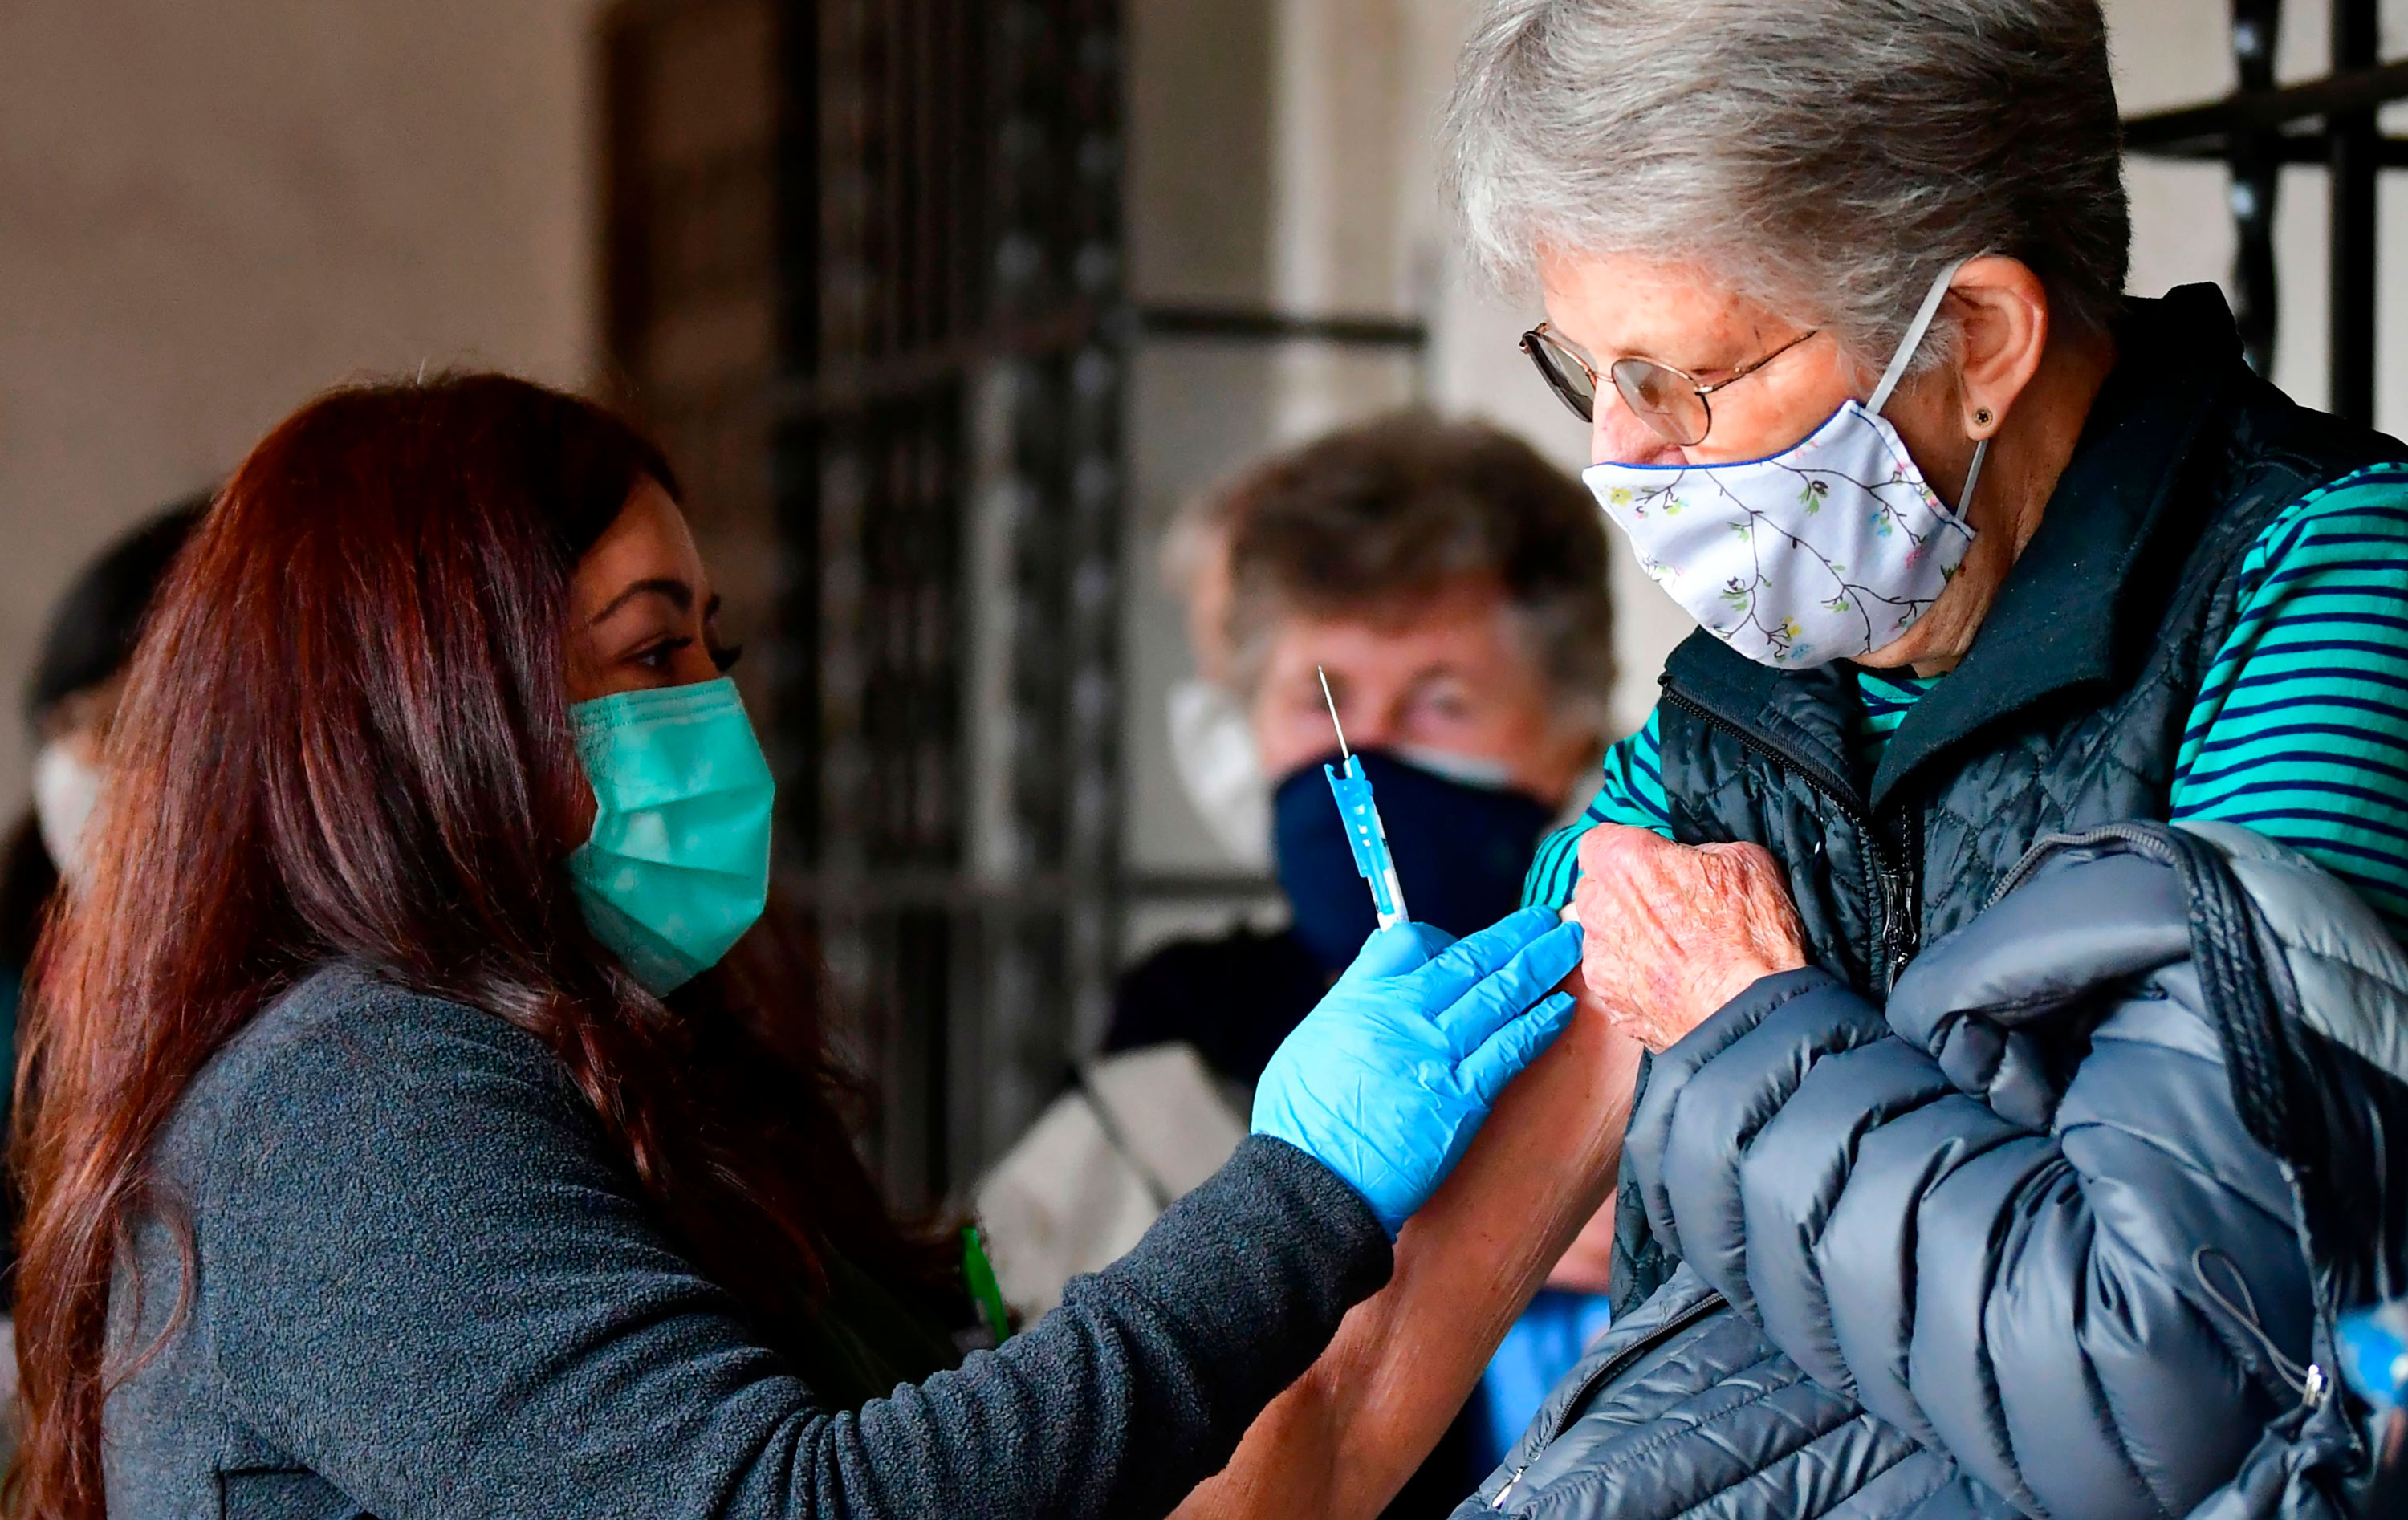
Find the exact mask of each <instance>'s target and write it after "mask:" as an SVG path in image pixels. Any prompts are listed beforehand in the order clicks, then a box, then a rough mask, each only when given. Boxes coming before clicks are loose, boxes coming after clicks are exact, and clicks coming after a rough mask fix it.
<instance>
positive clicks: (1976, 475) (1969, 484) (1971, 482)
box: [1957, 438, 1990, 517]
mask: <svg viewBox="0 0 2408 1520" xmlns="http://www.w3.org/2000/svg"><path fill="white" fill-rule="evenodd" d="M1989 452H1990V440H1989V439H1987V438H1984V439H1983V440H1982V441H1980V442H1979V443H1976V444H1974V445H1973V463H1972V464H1971V465H1970V466H1967V467H1966V470H1965V489H1964V491H1963V492H1962V493H1961V494H1960V495H1958V496H1957V516H1958V517H1963V516H1964V515H1965V509H1967V508H1969V507H1971V506H1972V505H1973V488H1974V487H1975V486H1977V485H1980V484H1981V483H1982V460H1983V458H1984V457H1985V455H1987V454H1988V453H1989Z"/></svg>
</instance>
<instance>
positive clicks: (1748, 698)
mask: <svg viewBox="0 0 2408 1520" xmlns="http://www.w3.org/2000/svg"><path fill="white" fill-rule="evenodd" d="M2116 339H2117V350H2118V355H2119V356H2118V358H2117V361H2116V365H2115V368H2114V370H2113V371H2112V372H2111V373H2110V374H2109V375H2108V377H2107V380H2106V382H2105V384H2104V385H2102V386H2101V387H2100V392H2099V396H2098V399H2097V400H2096V401H2095V402H2094V403H2093V404H2092V406H2091V409H2090V416H2089V418H2088V420H2087V421H2086V422H2085V423H2084V425H2083V430H2082V437H2081V438H2080V440H2079V441H2078V442H2077V443H2076V444H2075V446H2074V451H2073V457H2072V459H2071V461H2070V462H2068V464H2067V466H2066V468H2065V473H2064V474H2063V475H2062V476H2061V477H2059V479H2058V480H2057V489H2056V490H2055V491H2054V492H2053V493H2052V494H2051V495H2050V496H2049V500H2048V507H2047V509H2046V511H2045V512H2044V513H2043V514H2042V518H2041V525H2040V527H2039V529H2038V531H2036V532H2035V533H2034V534H2033V535H2032V539H2031V542H2030V543H2028V544H2027V545H2026V546H2025V547H2024V552H2023V554H2022V555H2021V556H2020V557H2019V558H2018V559H2017V560H2016V561H2015V564H2014V568H2013V569H2012V570H2010V571H2009V572H2008V574H2007V580H2006V582H2005V584H2004V585H2002V586H2001V587H2000V591H1999V596H1998V600H1997V601H1996V602H1995V603H1993V604H1992V606H1991V608H1990V611H1989V615H1988V616H1987V617H1986V618H1985V619H1984V620H1983V624H1982V627H1981V630H1980V632H1979V633H1978V634H1976V635H1975V637H1974V640H1973V646H1972V648H1971V650H1970V651H1968V652H1967V653H1966V657H1965V660H1964V663H1963V664H1961V665H1960V666H1959V667H1957V669H1956V671H1955V672H1953V673H1952V674H1951V675H1950V676H1949V678H1948V679H1947V680H1945V681H1942V682H1940V683H1939V684H1938V685H1937V686H1935V687H1933V688H1932V690H1931V693H1930V695H1927V696H1925V697H1924V698H1923V699H1922V700H1921V701H1919V702H1917V703H1916V704H1915V705H1914V710H1913V711H1911V712H1910V713H1908V714H1907V717H1906V721H1905V722H1904V723H1902V724H1899V729H1898V732H1897V733H1896V734H1894V735H1893V736H1891V738H1890V741H1889V747H1888V749H1887V751H1886V752H1885V754H1884V755H1883V758H1882V763H1881V767H1880V769H1878V770H1877V771H1875V772H1874V774H1873V777H1872V779H1871V786H1870V787H1869V788H1868V789H1867V790H1868V793H1869V796H1870V798H1871V805H1872V806H1873V807H1879V806H1881V805H1882V803H1883V802H1885V800H1886V799H1887V798H1889V797H1890V796H1893V795H1895V794H1896V792H1897V791H1898V788H1899V784H1900V783H1901V782H1904V781H1905V780H1906V778H1907V777H1908V776H1909V775H1910V774H1912V773H1913V772H1914V770H1915V769H1916V767H1919V766H1921V765H1922V764H1923V763H1924V762H1925V761H1927V760H1929V759H1931V758H1933V757H1934V756H1936V755H1937V754H1939V753H1941V752H1942V751H1943V750H1945V749H1947V748H1949V747H1950V746H1952V745H1954V744H1956V743H1957V741H1958V740H1960V739H1963V738H1967V737H1968V736H1970V735H1971V734H1972V733H1973V732H1975V731H1976V730H1977V729H1980V728H1983V727H1985V726H1986V725H1988V724H1992V723H1994V722H1996V721H1998V720H1999V719H2001V718H2004V717H2006V716H2008V715H2010V714H2012V713H2014V712H2018V711H2021V710H2025V709H2027V708H2029V707H2031V706H2033V705H2034V704H2036V703H2039V702H2041V701H2042V700H2043V699H2045V698H2047V697H2049V696H2051V695H2055V694H2057V693H2059V692H2063V691H2067V690H2069V689H2071V688H2075V687H2079V686H2083V685H2086V684H2089V683H2092V682H2098V681H2106V680H2107V679H2109V678H2110V677H2112V676H2113V675H2114V671H2115V651H2116V633H2117V630H2118V628H2119V627H2120V626H2122V625H2123V624H2124V622H2125V618H2126V614H2127V611H2128V609H2127V608H2126V606H2125V602H2126V599H2127V593H2128V591H2129V590H2130V589H2131V582H2132V581H2133V579H2134V574H2135V571H2136V569H2137V568H2138V567H2139V566H2141V564H2142V563H2143V559H2144V558H2145V557H2146V556H2145V554H2144V551H2145V550H2146V549H2147V548H2148V547H2149V545H2150V543H2151V541H2152V539H2153V538H2155V537H2156V536H2157V532H2158V530H2159V529H2160V528H2161V527H2163V526H2166V525H2167V521H2166V520H2167V519H2168V517H2169V515H2170V514H2169V513H2168V510H2167V507H2168V503H2169V501H2170V499H2171V497H2172V496H2173V495H2174V489H2175V486H2176V484H2177V482H2178V481H2179V480H2180V479H2181V477H2182V474H2183V470H2184V466H2186V463H2188V461H2189V459H2190V457H2191V454H2192V452H2194V449H2195V448H2196V446H2197V445H2198V442H2199V440H2200V433H2201V430H2202V427H2203V425H2204V423H2205V422H2206V420H2207V418H2208V416H2209V415H2210V414H2211V413H2212V412H2213V411H2214V403H2215V401H2216V400H2217V398H2218V397H2219V395H2220V394H2222V393H2223V392H2224V391H2225V390H2227V389H2228V388H2229V386H2230V385H2231V384H2232V383H2233V381H2234V380H2235V379H2236V378H2237V374H2236V372H2244V373H2245V371H2243V366H2242V358H2241V340H2240V336H2239V334H2238V332H2237V330H2236V329H2235V328H2234V326H2233V322H2232V313H2231V310H2230V308H2228V307H2227V306H2226V305H2225V302H2224V296H2223V294H2222V293H2221V292H2219V291H2218V290H2217V289H2216V288H2215V287H2214V286H2213V285H2186V286H2183V287H2181V288H2179V289H2177V290H2175V291H2173V292H2171V294H2168V295H2166V296H2165V297H2164V298H2163V299H2161V300H2135V301H2132V302H2129V303H2128V315H2127V316H2126V318H2125V320H2124V321H2123V322H2121V323H2118V324H2117V331H2116ZM2198 525H2199V524H2196V523H2194V524H2192V526H2193V527H2197V526H2198ZM1663 681H1664V684H1665V686H1666V687H1668V688H1670V689H1673V690H1676V691H1678V692H1679V693H1681V694H1682V695H1685V696H1687V697H1689V698H1690V699H1692V700H1694V701H1695V702H1697V703H1698V704H1699V706H1701V707H1704V708H1706V709H1707V710H1710V711H1711V712H1713V714H1714V715H1715V716H1716V717H1717V718H1719V719H1721V720H1723V721H1725V722H1727V723H1729V724H1733V725H1734V726H1737V727H1739V728H1741V729H1742V730H1743V731H1746V732H1749V733H1751V734H1753V735H1755V736H1756V738H1760V739H1762V740H1765V741H1768V742H1770V743H1772V744H1774V745H1776V746H1778V747H1779V748H1781V749H1782V750H1784V751H1785V752H1791V753H1798V754H1799V757H1800V758H1803V759H1807V760H1810V761H1813V762H1816V763H1819V764H1821V765H1822V766H1824V767H1827V768H1828V769H1830V770H1832V771H1833V772H1834V773H1836V774H1837V775H1839V776H1850V775H1854V774H1856V767H1855V765H1854V763H1853V762H1852V761H1851V760H1850V759H1849V756H1848V750H1849V739H1850V738H1851V736H1852V735H1853V733H1854V728H1855V710H1854V704H1855V702H1856V697H1855V695H1854V690H1853V689H1854V685H1855V682H1854V681H1853V679H1852V678H1850V677H1848V676H1847V675H1846V674H1845V673H1844V667H1821V668H1819V669H1812V670H1776V669H1773V668H1771V667H1768V666H1761V665H1757V664H1756V662H1754V661H1752V660H1749V659H1747V658H1745V657H1744V656H1742V655H1741V654H1739V653H1737V652H1734V651H1732V650H1731V649H1730V648H1729V647H1728V646H1727V645H1725V644H1724V643H1723V642H1722V641H1721V640H1720V639H1718V638H1714V637H1713V635H1711V634H1708V633H1706V632H1704V631H1703V630H1699V632H1697V633H1695V634H1692V635H1691V636H1690V637H1689V638H1686V639H1685V640H1684V641H1683V642H1682V644H1681V646H1680V647H1679V648H1678V649H1676V650H1674V651H1673V652H1672V657H1671V659H1670V660H1669V661H1668V662H1667V663H1666V665H1665V670H1664V678H1663ZM1835 700H1836V701H1838V702H1839V703H1840V704H1841V705H1842V707H1843V709H1844V710H1845V711H1844V715H1843V716H1840V715H1834V716H1840V721H1838V722H1836V723H1835V722H1834V721H1833V716H1826V715H1824V714H1822V713H1813V712H1812V711H1811V710H1813V709H1822V708H1825V707H1826V704H1828V703H1831V702H1833V701H1835Z"/></svg>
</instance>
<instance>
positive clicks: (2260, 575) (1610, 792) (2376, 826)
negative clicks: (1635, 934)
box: [1523, 466, 2408, 938]
mask: <svg viewBox="0 0 2408 1520" xmlns="http://www.w3.org/2000/svg"><path fill="white" fill-rule="evenodd" d="M2237 611H2238V616H2237V618H2236V620H2235V622H2234V624H2233V628H2232V632H2231V633H2230V635H2229V636H2228V637H2227V638H2226V639H2225V641H2224V646H2223V648H2222V649H2220V650H2218V651H2217V652H2216V655H2215V660H2214V663H2213V664H2212V665H2210V666H2209V667H2208V671H2207V675H2206V678H2205V679H2204V680H2203V681H2201V682H2200V694H2199V699H2198V701H2197V702H2195V703H2194V704H2192V707H2191V712H2190V720H2189V723H2188V724H2186V727H2185V729H2184V733H2183V742H2182V748H2181V751H2180V753H2178V755H2177V756H2176V760H2175V767H2174V782H2173V796H2172V798H2171V803H2172V816H2173V817H2174V818H2175V819H2176V820H2177V821H2181V820H2185V819H2213V820H2215V821H2218V822H2222V823H2229V824H2242V825H2247V826H2248V827H2250V828H2254V829H2256V830H2257V832H2259V833H2261V834H2263V835H2265V836H2267V837H2268V838H2270V839H2279V840H2281V841H2282V842H2283V843H2285V844H2287V845H2290V846H2292V847H2293V848H2294V849H2297V850H2299V851H2300V853H2303V854H2306V855H2307V856H2309V857H2310V858H2312V859H2314V860H2315V861H2316V862H2317V863H2318V864H2320V865H2322V866H2324V867H2325V868H2327V869H2329V870H2330V871H2332V872H2333V873H2334V874H2336V875H2338V876H2341V877H2342V878H2343V879H2344V880H2346V881H2348V882H2349V883H2350V884H2351V885H2352V886H2354V887H2356V888H2357V889H2358V892H2359V893H2360V894H2361V895H2362V896H2364V897H2365V898H2366V900H2367V902H2368V903H2369V904H2370V905H2372V907H2373V908H2374V909H2375V911H2378V912H2380V913H2381V914H2382V915H2383V917H2384V918H2385V920H2386V922H2387V923H2388V924H2389V925H2391V927H2392V928H2393V930H2394V931H2396V932H2400V933H2401V935H2402V937H2403V938H2408V469H2403V468H2401V467H2400V466H2379V467H2377V468H2374V469H2371V470H2365V471H2362V472H2360V473H2358V474H2357V475H2353V476H2349V477H2346V478H2344V479H2343V480H2337V481H2334V482H2333V483H2332V484H2330V485H2328V486H2325V487H2323V488H2321V489H2319V490H2317V491H2314V492H2311V493H2310V494H2309V495H2306V496H2303V497H2301V498H2300V500H2299V501H2297V502H2294V503H2293V504H2292V505H2291V506H2290V507H2288V508H2286V509H2285V510H2284V511H2283V513H2282V515H2281V516H2279V517H2277V518H2275V520H2274V521H2273V522H2272V523H2269V524H2267V527H2266V530H2265V532H2263V533H2261V534H2259V535H2258V537H2257V542H2256V543H2255V544H2254V545H2252V546H2251V547H2250V550H2249V552H2248V554H2247V556H2246V557H2245V558H2244V559H2243V562H2242V567H2241V587H2240V601H2239V605H2238V608H2237ZM1942 679H1944V678H1942V677H1938V676H1933V677H1928V678H1925V677H1917V676H1913V675H1909V674H1906V673H1904V672H1901V671H1877V670H1864V671H1860V672H1858V675H1857V681H1856V686H1857V692H1858V695H1860V697H1861V698H1862V700H1863V702H1864V713H1863V716H1862V718H1861V720H1860V722H1859V724H1858V727H1857V731H1856V745H1857V753H1858V756H1859V758H1860V759H1861V760H1862V761H1863V762H1864V764H1865V766H1866V767H1868V768H1869V769H1870V768H1871V767H1875V766H1877V765H1879V764H1880V762H1881V756H1882V753H1883V751H1884V750H1885V748H1886V747H1887V746H1888V743H1889V738H1890V735H1891V734H1893V733H1894V732H1896V731H1897V729H1898V725H1899V724H1900V723H1901V722H1903V721H1904V720H1905V718H1906V714H1907V713H1908V711H1909V710H1912V709H1913V708H1914V704H1915V701H1916V700H1917V699H1918V698H1920V697H1921V696H1922V695H1924V694H1925V693H1927V692H1928V691H1929V690H1930V689H1931V688H1932V687H1933V686H1934V685H1936V684H1938V683H1939V681H1942ZM1661 751H1662V741H1661V739H1660V738H1659V737H1658V735H1657V732H1656V719H1655V717H1654V716H1653V715H1650V716H1649V718H1648V720H1647V724H1646V726H1645V727H1643V728H1641V729H1640V730H1639V732H1637V733H1635V734H1632V735H1631V736H1630V737H1628V738H1625V739H1623V740H1622V741H1621V742H1620V743H1618V744H1616V745H1614V746H1613V749H1612V750H1611V751H1609V752H1607V754H1606V758H1605V776H1604V784H1603V785H1602V786H1600V787H1599V788H1598V794H1597V799H1596V800H1595V801H1594V802H1592V803H1590V804H1589V807H1588V811H1587V813H1586V815H1585V816H1584V818H1583V819H1582V820H1581V821H1580V822H1579V823H1576V824H1574V825H1571V826H1570V827H1569V828H1564V829H1559V830H1557V831H1556V832H1555V833H1554V834H1551V835H1549V836H1548V837H1547V838H1546V839H1544V840H1542V841H1541V843H1540V845H1539V853H1538V858H1537V859H1536V860H1535V861H1533V862H1532V863H1531V867H1530V874H1529V878H1528V881H1527V882H1526V883H1525V885H1524V888H1523V897H1524V900H1525V901H1527V902H1533V903H1549V904H1557V905H1559V904H1562V903H1565V902H1568V901H1570V898H1571V890H1572V882H1573V881H1574V879H1575V878H1576V877H1577V876H1578V874H1579V862H1578V859H1577V855H1578V852H1579V846H1580V836H1581V835H1583V834H1584V833H1586V832H1587V831H1588V830H1589V829H1590V828H1592V827H1594V826H1596V825H1598V824H1627V825H1631V826H1633V827H1637V828H1646V829H1653V830H1655V831H1656V833H1658V834H1661V835H1663V836H1664V837H1665V838H1667V839H1670V838H1671V835H1672V826H1671V816H1670V810H1669V809H1668V807H1667V805H1666V802H1665V797H1664V775H1663V770H1662V768H1661Z"/></svg>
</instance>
